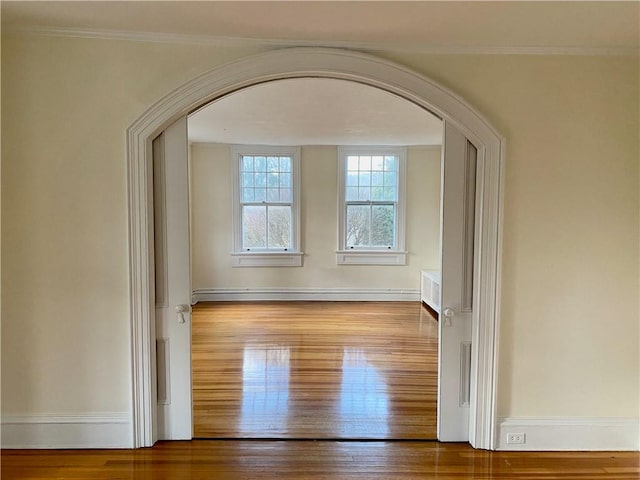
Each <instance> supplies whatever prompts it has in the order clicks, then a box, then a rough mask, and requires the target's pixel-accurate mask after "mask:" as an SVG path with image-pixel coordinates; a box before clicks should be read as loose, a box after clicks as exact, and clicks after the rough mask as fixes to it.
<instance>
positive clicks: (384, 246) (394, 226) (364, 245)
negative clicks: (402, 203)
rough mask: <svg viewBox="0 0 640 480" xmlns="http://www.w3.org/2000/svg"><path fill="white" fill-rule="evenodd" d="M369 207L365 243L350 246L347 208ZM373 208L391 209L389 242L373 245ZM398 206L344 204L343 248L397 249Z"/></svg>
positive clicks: (392, 204)
mask: <svg viewBox="0 0 640 480" xmlns="http://www.w3.org/2000/svg"><path fill="white" fill-rule="evenodd" d="M358 206H360V207H369V208H368V209H367V224H368V229H367V232H366V235H365V238H366V239H367V241H366V243H360V244H352V243H353V242H350V241H349V240H350V239H349V236H350V232H351V230H350V228H349V219H350V217H349V207H358ZM375 207H391V208H392V225H391V232H390V235H389V236H388V238H389V239H390V240H391V241H390V242H385V243H375V242H374V238H375V235H376V234H375V231H376V228H375V217H374V209H375ZM397 215H398V205H397V202H388V201H386V202H385V201H366V202H363V201H349V202H345V204H344V237H345V238H344V242H345V247H346V248H347V249H349V250H381V249H385V250H395V249H396V248H397V238H398V235H397V228H398V221H397Z"/></svg>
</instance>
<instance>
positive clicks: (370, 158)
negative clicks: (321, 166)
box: [337, 147, 406, 265]
mask: <svg viewBox="0 0 640 480" xmlns="http://www.w3.org/2000/svg"><path fill="white" fill-rule="evenodd" d="M338 156H339V160H340V170H339V171H340V179H339V182H340V184H339V188H338V192H339V209H340V210H339V226H338V229H339V245H338V252H337V262H338V263H339V264H369V265H405V264H406V252H405V251H404V220H405V213H404V203H405V202H404V197H405V164H406V149H405V148H403V147H340V148H339V150H338Z"/></svg>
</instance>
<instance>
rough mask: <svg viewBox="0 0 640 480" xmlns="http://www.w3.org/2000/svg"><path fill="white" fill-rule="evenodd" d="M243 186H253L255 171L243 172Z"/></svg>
mask: <svg viewBox="0 0 640 480" xmlns="http://www.w3.org/2000/svg"><path fill="white" fill-rule="evenodd" d="M242 186H243V187H253V173H243V174H242Z"/></svg>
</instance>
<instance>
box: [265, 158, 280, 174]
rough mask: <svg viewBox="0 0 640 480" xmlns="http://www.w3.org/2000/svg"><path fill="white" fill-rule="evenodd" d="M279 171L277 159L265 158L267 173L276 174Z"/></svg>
mask: <svg viewBox="0 0 640 480" xmlns="http://www.w3.org/2000/svg"><path fill="white" fill-rule="evenodd" d="M278 170H280V162H279V161H278V157H267V172H277V171H278Z"/></svg>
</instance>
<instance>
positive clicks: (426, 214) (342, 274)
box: [191, 144, 440, 290]
mask: <svg viewBox="0 0 640 480" xmlns="http://www.w3.org/2000/svg"><path fill="white" fill-rule="evenodd" d="M300 171H301V179H300V180H301V181H300V194H301V206H300V217H301V218H300V220H301V228H300V232H301V238H302V250H303V251H304V253H305V256H304V262H303V263H304V265H303V267H301V268H300V267H289V268H264V267H260V268H233V267H231V257H230V255H229V253H230V252H231V250H232V237H231V229H232V225H231V211H230V210H231V208H230V202H231V198H232V197H231V181H232V180H231V161H230V147H229V146H225V145H213V144H194V145H192V147H191V205H192V232H193V233H192V240H191V241H192V248H193V251H192V265H193V267H192V268H193V270H192V278H193V288H194V289H212V288H249V289H251V288H278V287H280V288H354V289H371V288H376V289H379V288H391V289H410V290H418V289H419V288H420V270H421V269H424V268H438V266H439V264H440V259H439V242H440V147H410V148H409V149H408V151H407V212H406V216H407V229H406V248H407V250H408V251H409V255H408V256H407V265H406V266H385V267H380V266H359V265H358V266H356V265H336V253H335V252H336V249H337V230H336V229H337V225H338V220H337V210H338V207H337V201H338V184H337V178H338V170H337V147H325V146H322V147H320V146H314V147H313V146H306V147H302V149H301V168H300Z"/></svg>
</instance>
